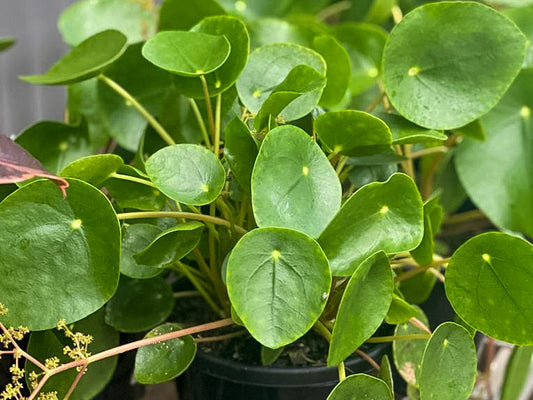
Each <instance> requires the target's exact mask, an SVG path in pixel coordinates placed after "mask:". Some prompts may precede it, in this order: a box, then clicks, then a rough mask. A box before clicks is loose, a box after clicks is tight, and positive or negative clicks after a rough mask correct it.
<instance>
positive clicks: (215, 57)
mask: <svg viewBox="0 0 533 400" xmlns="http://www.w3.org/2000/svg"><path fill="white" fill-rule="evenodd" d="M230 50H231V47H230V44H229V42H228V40H227V39H226V38H225V37H224V36H214V35H208V34H205V33H200V32H185V31H163V32H159V33H158V34H157V35H155V36H154V37H153V38H151V39H150V40H148V41H147V42H146V43H145V44H144V46H143V49H142V54H143V56H144V57H145V58H146V59H147V60H148V61H150V62H151V63H153V64H155V65H157V66H158V67H159V68H162V69H165V70H167V71H169V72H172V73H174V74H177V75H182V76H189V77H192V76H200V75H205V74H208V73H210V72H213V71H214V70H216V69H217V68H219V67H220V66H221V65H222V64H224V62H225V61H226V60H227V58H228V56H229V53H230Z"/></svg>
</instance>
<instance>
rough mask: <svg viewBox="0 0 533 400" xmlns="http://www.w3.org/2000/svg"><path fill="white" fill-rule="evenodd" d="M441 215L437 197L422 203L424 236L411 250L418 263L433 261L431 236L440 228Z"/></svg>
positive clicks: (441, 210)
mask: <svg viewBox="0 0 533 400" xmlns="http://www.w3.org/2000/svg"><path fill="white" fill-rule="evenodd" d="M442 215H443V209H442V207H441V206H440V205H439V199H438V197H434V198H432V199H430V200H428V201H426V202H425V203H424V237H423V238H422V242H421V243H420V244H419V245H418V247H417V248H416V249H414V250H411V255H412V256H413V258H414V259H415V260H416V262H417V263H418V264H420V265H427V264H431V262H432V261H433V250H434V247H435V243H434V241H433V236H434V235H435V234H436V233H437V232H438V230H439V229H440V224H441V222H442Z"/></svg>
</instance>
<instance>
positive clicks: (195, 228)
mask: <svg viewBox="0 0 533 400" xmlns="http://www.w3.org/2000/svg"><path fill="white" fill-rule="evenodd" d="M203 230H204V224H202V223H201V222H198V221H191V222H186V223H184V224H179V225H176V226H174V227H172V228H169V229H167V230H165V231H163V232H161V233H160V234H159V235H157V237H156V238H155V239H154V240H153V241H152V242H151V243H150V244H149V245H148V246H146V247H145V248H144V249H143V250H142V251H140V252H138V253H137V254H135V260H136V261H137V262H138V263H140V264H145V265H161V264H163V263H169V262H172V261H175V260H180V259H182V258H183V257H185V256H186V255H187V254H189V253H190V252H191V251H192V250H194V248H196V246H198V243H199V242H200V238H201V237H202V232H203Z"/></svg>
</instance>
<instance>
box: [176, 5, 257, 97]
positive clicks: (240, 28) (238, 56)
mask: <svg viewBox="0 0 533 400" xmlns="http://www.w3.org/2000/svg"><path fill="white" fill-rule="evenodd" d="M191 31H192V32H197V33H203V34H209V35H219V36H222V35H223V36H224V37H225V38H226V39H227V40H228V42H229V44H230V45H231V52H230V54H229V56H228V58H227V60H226V62H225V63H224V64H223V65H222V66H221V67H220V68H218V69H217V70H216V71H214V72H213V73H211V74H208V75H206V77H205V80H206V81H207V87H208V90H209V95H210V96H215V95H217V94H219V93H222V92H224V91H226V90H227V89H229V88H230V87H231V86H233V84H234V83H235V81H236V80H237V78H238V77H239V75H240V73H241V71H242V70H243V68H244V66H245V65H246V62H247V61H248V53H249V51H250V38H249V37H248V31H247V30H246V26H245V25H244V23H243V22H242V21H241V20H240V19H237V18H234V17H230V16H226V15H221V16H216V17H208V18H204V19H203V20H202V21H201V22H200V23H199V24H198V25H196V26H194V27H193V28H192V29H191ZM174 85H175V86H176V88H177V90H178V91H179V92H180V93H181V94H183V95H184V96H187V97H194V98H203V97H204V91H203V88H202V83H201V81H200V80H199V79H198V78H187V77H182V76H177V77H176V78H175V79H174Z"/></svg>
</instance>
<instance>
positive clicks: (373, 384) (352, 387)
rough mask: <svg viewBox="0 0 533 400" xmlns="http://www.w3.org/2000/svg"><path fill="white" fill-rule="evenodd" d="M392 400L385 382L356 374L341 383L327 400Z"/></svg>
mask: <svg viewBox="0 0 533 400" xmlns="http://www.w3.org/2000/svg"><path fill="white" fill-rule="evenodd" d="M367 399H376V400H377V399H379V400H392V393H391V391H390V389H389V387H388V386H387V384H386V383H385V382H383V381H382V380H381V379H378V378H374V377H373V376H370V375H366V374H354V375H350V376H349V377H347V378H346V379H345V380H343V381H342V382H341V383H339V384H338V385H337V386H335V388H334V389H333V391H332V392H331V393H330V395H329V396H328V398H327V400H367Z"/></svg>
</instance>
